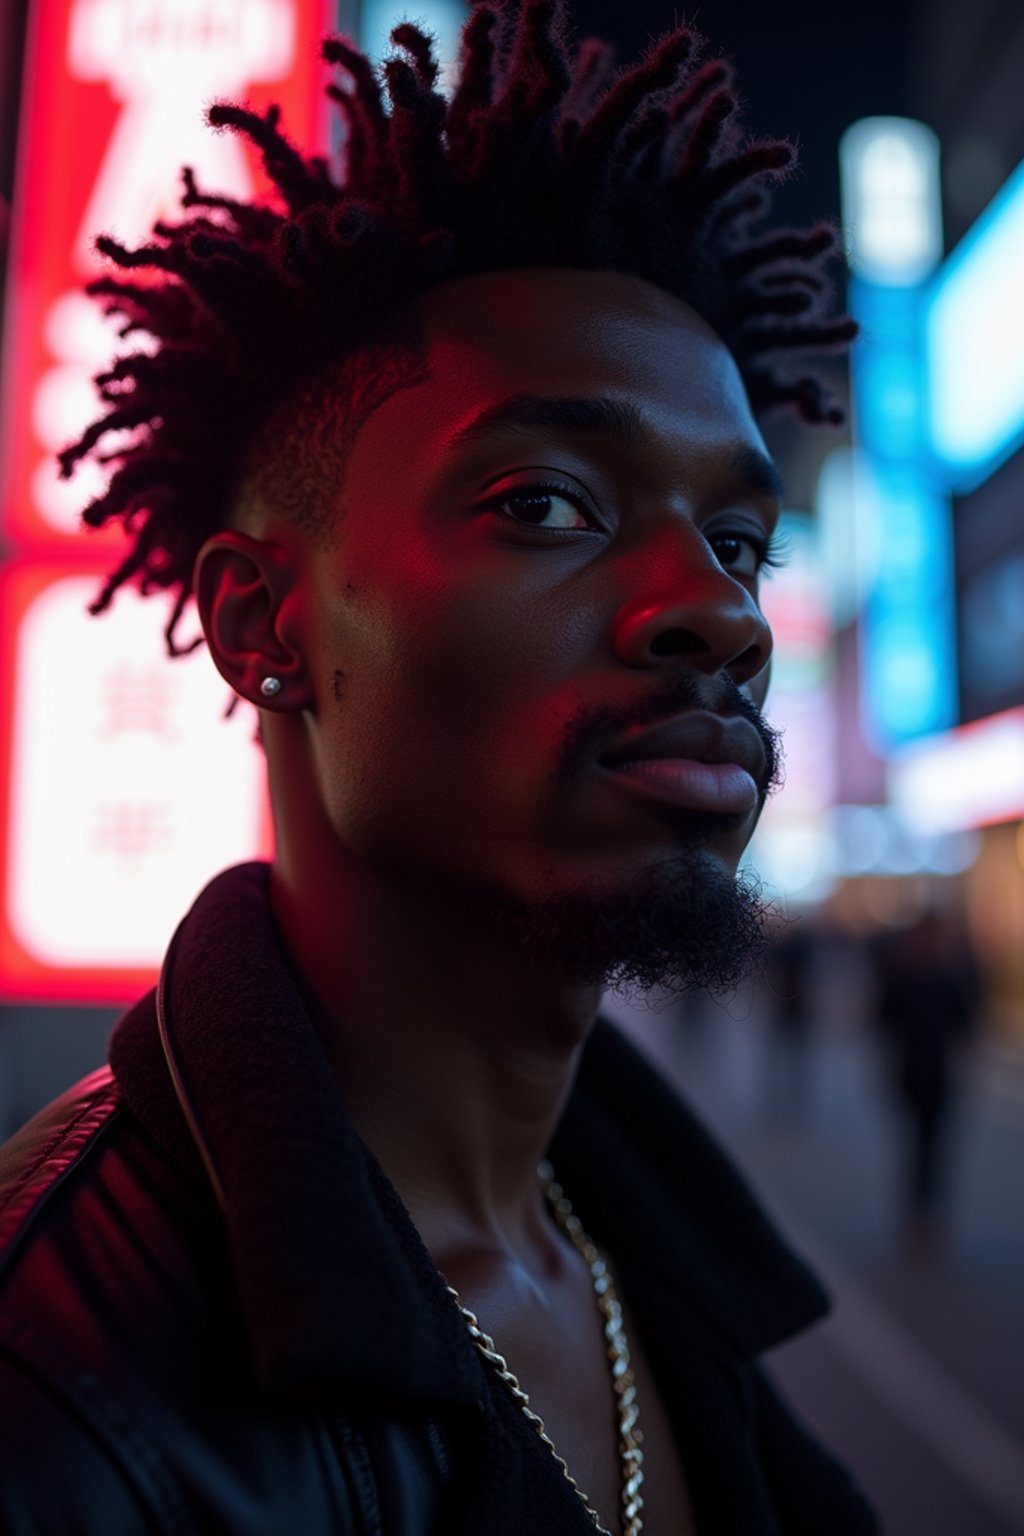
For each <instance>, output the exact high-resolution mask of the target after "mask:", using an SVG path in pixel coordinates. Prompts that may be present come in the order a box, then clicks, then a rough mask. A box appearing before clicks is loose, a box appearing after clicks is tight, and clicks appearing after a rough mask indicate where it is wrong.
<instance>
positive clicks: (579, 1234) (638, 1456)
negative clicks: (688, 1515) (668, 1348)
mask: <svg viewBox="0 0 1024 1536" xmlns="http://www.w3.org/2000/svg"><path fill="white" fill-rule="evenodd" d="M538 1172H539V1174H540V1180H541V1184H542V1185H543V1187H544V1194H545V1195H546V1197H547V1201H548V1204H549V1205H550V1207H551V1210H552V1214H553V1215H554V1218H555V1220H556V1222H557V1223H558V1225H559V1227H560V1228H561V1230H562V1231H563V1232H564V1233H565V1235H566V1237H567V1238H568V1239H569V1241H570V1242H571V1243H572V1245H573V1247H574V1248H575V1249H576V1251H577V1253H579V1254H580V1255H581V1256H582V1258H583V1260H584V1262H585V1264H586V1266H587V1268H588V1270H589V1271H590V1280H591V1284H592V1285H593V1288H594V1296H595V1299H596V1301H597V1306H598V1310H599V1311H600V1313H601V1316H602V1317H603V1318H604V1335H605V1338H606V1339H607V1341H608V1360H609V1364H610V1366H611V1373H612V1389H613V1391H614V1393H615V1411H616V1417H617V1418H618V1421H619V1461H620V1464H621V1468H622V1487H621V1492H620V1495H619V1501H620V1510H621V1514H622V1536H640V1533H641V1531H642V1530H643V1507H644V1498H643V1494H642V1492H641V1488H642V1486H643V1481H644V1453H643V1451H642V1449H641V1441H642V1439H643V1436H642V1435H641V1433H640V1430H639V1429H638V1428H637V1417H638V1414H637V1403H636V1382H635V1381H634V1378H633V1370H632V1365H631V1363H630V1356H629V1344H628V1342H627V1340H626V1332H625V1328H624V1327H623V1322H622V1308H621V1306H620V1305H619V1299H618V1297H617V1296H616V1294H615V1286H614V1284H613V1283H612V1277H611V1273H610V1271H609V1269H608V1265H607V1263H606V1261H605V1260H604V1258H603V1257H602V1256H601V1253H600V1252H599V1250H598V1249H597V1247H596V1246H595V1245H594V1243H592V1242H591V1240H590V1238H589V1237H588V1236H587V1234H586V1233H585V1232H584V1230H583V1228H582V1226H581V1225H580V1221H579V1217H578V1216H574V1215H573V1210H572V1206H571V1205H570V1203H569V1201H568V1199H567V1198H566V1195H565V1191H564V1190H563V1189H562V1186H561V1185H560V1184H557V1183H556V1182H555V1176H554V1171H553V1169H552V1167H551V1164H550V1163H541V1165H540V1168H539V1169H538ZM448 1293H449V1295H450V1296H452V1297H453V1298H454V1300H455V1304H456V1306H457V1307H458V1309H459V1311H460V1312H461V1313H462V1316H463V1318H464V1320H465V1322H466V1326H467V1327H468V1329H469V1336H470V1338H471V1339H472V1340H473V1343H474V1344H475V1345H476V1347H477V1349H478V1350H479V1351H480V1353H481V1355H482V1356H483V1357H484V1359H485V1360H486V1361H487V1362H488V1364H490V1365H492V1366H493V1367H494V1369H495V1371H496V1372H497V1374H498V1375H499V1376H500V1377H501V1379H502V1381H503V1382H504V1383H505V1385H506V1386H507V1387H508V1389H509V1392H510V1393H511V1394H512V1397H513V1398H514V1399H515V1401H516V1402H517V1403H518V1404H519V1406H520V1408H522V1410H523V1413H524V1414H525V1416H526V1418H527V1419H528V1420H529V1422H530V1423H531V1424H532V1425H533V1427H534V1429H535V1430H536V1431H537V1433H538V1435H539V1436H540V1438H541V1439H542V1440H543V1442H544V1444H545V1445H546V1446H547V1447H548V1450H549V1451H550V1452H551V1454H552V1456H554V1458H555V1460H556V1462H557V1463H558V1465H559V1466H560V1467H561V1469H562V1474H563V1476H564V1477H565V1479H566V1481H567V1482H568V1483H569V1484H570V1486H571V1487H572V1488H573V1490H574V1491H575V1493H576V1495H577V1497H578V1498H579V1499H580V1501H581V1503H582V1504H583V1507H584V1509H585V1510H586V1511H587V1514H588V1515H589V1516H590V1518H591V1520H592V1521H593V1524H594V1527H595V1529H596V1530H597V1531H599V1532H601V1536H611V1533H610V1532H609V1531H608V1529H607V1527H606V1526H604V1525H602V1523H601V1517H600V1515H599V1514H598V1513H597V1510H596V1509H595V1508H594V1506H593V1504H591V1502H590V1500H589V1499H588V1498H587V1496H586V1494H585V1493H584V1492H583V1489H582V1488H581V1487H580V1485H579V1483H578V1482H577V1481H576V1479H575V1478H574V1477H573V1475H572V1473H571V1472H570V1471H569V1468H568V1466H567V1464H566V1461H565V1458H564V1457H563V1456H561V1455H559V1453H558V1450H557V1448H556V1447H555V1443H554V1441H553V1440H552V1439H551V1436H550V1435H549V1434H548V1432H547V1430H546V1429H545V1428H544V1421H543V1419H542V1418H541V1417H540V1415H539V1414H538V1413H534V1411H533V1409H532V1408H531V1407H530V1399H529V1397H528V1396H527V1395H526V1393H525V1392H524V1391H523V1389H522V1387H521V1386H520V1385H519V1381H518V1379H517V1378H516V1376H515V1375H514V1374H513V1372H512V1371H510V1370H509V1367H508V1363H507V1362H506V1360H505V1358H504V1356H503V1355H501V1354H499V1353H498V1350H497V1348H496V1347H495V1343H494V1340H493V1339H492V1338H491V1337H490V1335H489V1334H486V1333H485V1332H484V1330H483V1329H482V1328H481V1326H480V1322H479V1319H478V1318H477V1316H476V1313H475V1312H473V1311H471V1309H470V1308H469V1307H467V1306H466V1305H465V1303H464V1302H463V1300H462V1297H461V1296H460V1295H459V1293H458V1291H457V1290H456V1289H455V1287H454V1286H451V1285H449V1286H448Z"/></svg>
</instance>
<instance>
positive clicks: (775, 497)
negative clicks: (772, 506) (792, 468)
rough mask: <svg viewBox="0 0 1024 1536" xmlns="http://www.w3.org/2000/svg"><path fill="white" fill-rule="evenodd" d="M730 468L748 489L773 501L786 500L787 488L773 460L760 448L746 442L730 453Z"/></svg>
mask: <svg viewBox="0 0 1024 1536" xmlns="http://www.w3.org/2000/svg"><path fill="white" fill-rule="evenodd" d="M729 468H730V470H731V471H732V473H733V474H734V475H735V476H736V479H737V480H739V481H741V482H742V483H743V485H744V486H746V488H747V489H748V490H751V491H753V492H754V494H755V495H757V496H767V497H769V498H770V499H771V500H772V501H780V502H781V501H784V500H785V495H786V490H785V486H784V485H783V483H782V476H781V475H780V474H779V471H778V469H777V468H776V466H775V464H774V463H773V461H772V460H771V459H770V458H769V457H768V455H767V454H766V453H762V452H761V450H760V448H755V447H753V445H752V444H748V443H744V444H743V445H742V446H741V447H738V448H735V449H734V450H733V452H732V453H731V454H730V455H729Z"/></svg>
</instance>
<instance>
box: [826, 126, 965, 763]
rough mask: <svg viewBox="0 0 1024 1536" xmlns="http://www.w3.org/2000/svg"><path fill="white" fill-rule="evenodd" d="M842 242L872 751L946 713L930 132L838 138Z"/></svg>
mask: <svg viewBox="0 0 1024 1536" xmlns="http://www.w3.org/2000/svg"><path fill="white" fill-rule="evenodd" d="M840 152H841V161H842V175H843V218H844V227H845V229H846V231H847V236H848V241H849V244H850V246H851V262H852V265H853V276H852V278H851V281H850V291H849V303H850V309H851V311H852V313H853V314H854V316H855V317H856V319H857V320H858V321H859V322H860V324H861V327H862V330H861V336H860V339H859V340H858V342H857V344H856V346H855V347H854V351H853V357H852V376H853V386H854V431H855V438H856V442H857V446H858V448H859V449H860V450H861V451H862V453H863V455H864V457H865V458H866V460H867V462H868V465H869V468H870V475H871V481H872V485H873V490H874V498H875V505H876V507H877V523H876V527H877V532H878V543H877V565H876V567H875V570H874V576H873V580H872V582H871V586H870V589H869V591H868V592H867V594H866V600H865V603H864V609H863V616H862V624H861V666H862V682H863V688H862V711H863V717H864V727H865V733H866V736H867V739H868V740H869V742H870V743H871V745H872V746H873V747H874V748H875V749H876V750H877V751H878V752H879V753H880V755H882V756H886V755H888V753H889V752H890V751H891V750H893V749H894V748H896V747H898V746H899V745H900V744H901V743H904V742H906V741H909V740H913V739H914V738H916V737H919V736H923V735H927V734H930V733H933V732H935V731H938V730H942V729H944V728H945V727H947V726H951V725H952V724H953V723H954V721H955V720H956V717H957V688H956V679H957V670H956V631H955V617H954V582H953V548H952V529H951V510H950V504H949V496H948V494H947V492H946V490H945V487H944V486H942V485H941V484H940V483H936V482H935V481H934V479H933V478H932V477H931V476H930V458H929V451H928V428H927V419H926V417H927V398H928V397H927V384H926V380H925V377H924V366H925V358H924V340H923V329H922V304H923V294H924V286H923V285H924V279H925V277H926V276H927V274H928V271H929V270H930V268H931V266H932V265H933V264H934V262H935V261H936V260H937V258H938V256H939V254H940V252H941V223H940V212H939V193H938V141H937V140H936V138H935V136H934V134H932V133H931V132H930V130H928V129H926V128H924V127H923V125H922V124H920V123H915V122H912V121H910V120H909V119H902V118H868V119H865V120H864V121H863V122H860V123H855V124H854V125H853V126H852V127H851V128H849V129H848V130H847V132H846V133H845V134H844V136H843V140H842V145H841V151H840Z"/></svg>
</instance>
